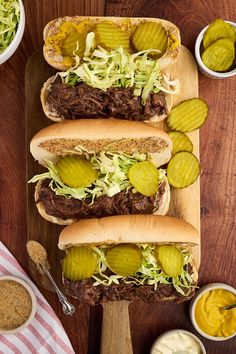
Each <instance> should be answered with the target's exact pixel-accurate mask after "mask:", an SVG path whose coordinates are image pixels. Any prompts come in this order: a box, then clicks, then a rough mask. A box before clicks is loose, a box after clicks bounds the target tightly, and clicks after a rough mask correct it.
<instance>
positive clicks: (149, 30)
mask: <svg viewBox="0 0 236 354" xmlns="http://www.w3.org/2000/svg"><path fill="white" fill-rule="evenodd" d="M132 42H133V45H134V47H135V49H137V50H138V51H141V50H147V49H157V50H160V54H158V53H155V52H153V56H154V57H157V58H160V57H161V56H162V55H163V54H164V53H165V51H166V49H167V44H168V36H167V33H166V30H165V28H164V27H163V26H162V25H161V24H160V23H157V22H149V21H147V22H143V23H141V24H140V25H139V26H138V27H137V28H136V30H135V32H134V35H133V38H132Z"/></svg>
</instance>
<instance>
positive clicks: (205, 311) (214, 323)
mask: <svg viewBox="0 0 236 354" xmlns="http://www.w3.org/2000/svg"><path fill="white" fill-rule="evenodd" d="M235 303H236V295H235V294H233V293H231V292H230V291H227V290H224V289H214V290H210V291H208V292H206V293H205V294H203V295H202V296H201V297H200V299H199V300H198V302H197V304H196V307H195V319H196V322H197V324H198V326H199V327H200V329H201V330H202V331H203V332H204V333H206V334H209V335H211V336H214V337H229V336H231V335H233V334H234V333H235V332H236V308H233V309H231V310H222V309H221V307H224V306H227V305H231V304H235Z"/></svg>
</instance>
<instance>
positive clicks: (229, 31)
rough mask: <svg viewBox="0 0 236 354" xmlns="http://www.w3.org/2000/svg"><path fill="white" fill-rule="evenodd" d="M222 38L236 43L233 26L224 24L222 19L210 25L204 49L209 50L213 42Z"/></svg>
mask: <svg viewBox="0 0 236 354" xmlns="http://www.w3.org/2000/svg"><path fill="white" fill-rule="evenodd" d="M220 38H228V39H231V41H232V42H233V43H235V42H236V32H235V29H234V28H233V26H231V25H230V24H229V23H227V22H224V21H223V20H222V19H219V18H218V19H216V20H215V21H214V22H212V23H211V24H210V26H209V27H208V29H207V30H206V32H205V33H204V36H203V47H204V49H207V48H208V47H209V46H210V45H211V44H212V43H213V42H215V41H217V40H218V39H220Z"/></svg>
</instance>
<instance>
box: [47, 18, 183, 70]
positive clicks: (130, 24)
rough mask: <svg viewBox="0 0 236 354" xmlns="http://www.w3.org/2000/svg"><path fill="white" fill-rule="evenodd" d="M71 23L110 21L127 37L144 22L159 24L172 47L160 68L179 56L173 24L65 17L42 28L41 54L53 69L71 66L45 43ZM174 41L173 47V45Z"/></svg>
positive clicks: (123, 19)
mask: <svg viewBox="0 0 236 354" xmlns="http://www.w3.org/2000/svg"><path fill="white" fill-rule="evenodd" d="M65 21H68V22H73V23H75V24H79V23H80V22H82V21H88V22H90V23H91V25H95V24H96V23H99V22H102V21H112V22H114V23H115V24H116V25H118V26H119V27H120V28H121V29H122V30H123V31H125V32H126V33H127V34H128V35H129V37H131V35H132V34H133V32H134V30H135V28H136V26H137V25H139V24H140V23H142V22H145V21H152V22H158V23H160V24H161V25H162V26H163V27H164V28H165V30H166V32H167V35H168V37H169V38H170V42H172V45H170V46H168V48H167V50H166V52H165V53H164V55H163V56H162V57H161V58H160V66H161V68H165V67H167V66H169V65H171V64H173V63H174V62H175V60H176V59H177V57H178V54H179V48H180V42H181V39H180V32H179V29H178V28H177V26H176V25H174V24H173V23H171V22H169V21H166V20H162V19H157V18H122V17H85V16H73V17H69V16H65V17H61V18H57V19H55V20H52V21H50V22H49V23H48V24H47V25H46V26H45V28H44V31H43V38H44V41H45V44H44V47H43V54H44V58H45V60H46V61H47V62H48V64H50V65H51V66H53V67H54V68H56V69H58V70H60V71H64V70H67V69H68V68H69V67H70V66H71V65H70V64H69V65H68V63H67V62H66V60H65V57H63V55H62V54H61V53H59V52H58V51H57V50H56V49H55V47H53V46H52V45H51V44H50V43H48V42H47V38H48V37H50V36H53V35H56V34H58V33H59V31H60V26H61V25H62V23H63V22H65ZM173 41H174V45H173Z"/></svg>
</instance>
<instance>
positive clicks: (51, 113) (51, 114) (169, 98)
mask: <svg viewBox="0 0 236 354" xmlns="http://www.w3.org/2000/svg"><path fill="white" fill-rule="evenodd" d="M55 77H56V76H55V75H54V76H52V77H50V78H49V79H48V80H47V81H46V82H45V83H44V85H43V87H42V89H41V94H40V98H41V103H42V107H43V111H44V113H45V115H46V116H47V117H48V118H49V119H51V120H52V121H54V122H62V121H63V120H65V118H64V117H62V116H60V115H58V113H57V111H56V110H53V109H51V108H50V107H49V106H48V104H47V96H48V93H49V92H50V85H51V83H52V82H53V81H54V80H55ZM165 98H166V107H167V113H169V112H170V111H171V109H172V106H173V95H171V94H165ZM111 118H112V117H111ZM165 118H166V114H162V115H158V114H156V115H154V116H153V117H151V118H150V119H148V120H146V121H145V122H147V123H155V122H160V121H162V120H163V119H165Z"/></svg>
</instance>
